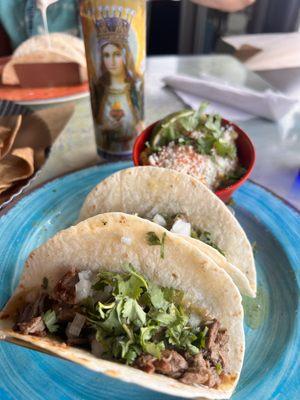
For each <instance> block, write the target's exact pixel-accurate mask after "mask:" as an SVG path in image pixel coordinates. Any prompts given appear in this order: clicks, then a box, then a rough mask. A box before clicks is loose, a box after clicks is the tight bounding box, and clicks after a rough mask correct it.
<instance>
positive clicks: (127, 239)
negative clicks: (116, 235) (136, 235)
mask: <svg viewBox="0 0 300 400" xmlns="http://www.w3.org/2000/svg"><path fill="white" fill-rule="evenodd" d="M121 243H122V244H126V245H127V246H130V245H131V243H132V239H131V237H129V236H122V237H121Z"/></svg>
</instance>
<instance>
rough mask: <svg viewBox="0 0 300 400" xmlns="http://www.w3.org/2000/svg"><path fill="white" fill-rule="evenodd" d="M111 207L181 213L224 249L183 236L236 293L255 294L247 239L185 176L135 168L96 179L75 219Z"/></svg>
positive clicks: (218, 203)
mask: <svg viewBox="0 0 300 400" xmlns="http://www.w3.org/2000/svg"><path fill="white" fill-rule="evenodd" d="M110 211H121V212H125V213H128V214H135V213H137V214H138V215H139V216H141V217H146V218H153V217H154V216H155V214H157V213H159V214H162V215H174V214H185V215H186V216H187V218H188V220H189V221H190V222H191V223H192V226H193V227H195V228H198V229H201V230H203V231H208V232H210V233H211V235H212V240H213V241H214V242H215V243H216V244H217V245H218V247H219V248H220V249H222V250H223V252H224V253H225V257H226V258H225V257H223V256H222V255H221V254H220V253H219V252H218V251H216V250H215V249H214V248H212V247H211V246H208V245H206V244H205V243H202V242H200V241H199V240H195V239H190V238H186V240H189V241H190V242H191V243H193V244H194V245H195V246H197V247H198V248H199V249H200V250H201V251H203V252H204V253H205V254H207V255H208V256H209V257H211V258H212V259H213V260H214V261H215V262H216V263H217V264H218V265H219V267H221V268H223V269H224V270H225V271H226V272H227V273H229V275H230V276H231V278H232V279H233V280H234V282H235V283H236V285H237V286H238V287H239V289H240V291H241V293H243V294H246V295H248V296H251V297H255V294H256V269H255V264H254V257H253V251H252V247H251V244H250V243H249V240H248V238H247V236H246V234H245V232H244V230H243V229H242V227H241V226H240V224H239V222H238V221H237V220H236V218H235V217H234V216H233V215H232V213H231V212H230V211H229V209H228V208H227V207H226V206H225V204H224V203H223V202H222V201H221V200H220V199H219V198H218V197H217V196H216V195H215V194H214V193H213V192H212V191H210V190H209V189H208V188H207V187H206V186H205V185H203V184H202V183H201V182H199V181H198V180H196V179H195V178H193V177H192V176H190V175H187V174H183V173H180V172H177V171H174V170H169V169H166V168H158V167H149V166H147V167H135V168H129V169H126V170H122V171H120V172H117V173H115V174H113V175H111V176H109V177H108V178H107V179H105V180H103V181H102V182H100V183H99V184H98V185H97V186H96V187H95V188H94V189H93V190H92V191H91V192H90V193H89V195H88V196H87V198H86V200H85V201H84V204H83V206H82V208H81V211H80V215H79V220H80V221H82V220H84V219H86V218H89V217H91V216H93V215H97V214H100V213H105V212H110Z"/></svg>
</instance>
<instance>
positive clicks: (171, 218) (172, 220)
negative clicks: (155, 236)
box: [149, 214, 225, 256]
mask: <svg viewBox="0 0 300 400" xmlns="http://www.w3.org/2000/svg"><path fill="white" fill-rule="evenodd" d="M149 219H150V220H151V221H152V222H154V223H156V224H158V225H160V226H162V227H164V228H166V229H167V230H168V231H170V232H172V233H176V234H178V235H183V236H188V237H191V238H193V239H197V240H200V241H201V242H203V243H205V244H207V245H209V246H211V247H213V248H214V249H216V250H218V252H219V253H221V254H222V255H223V256H225V253H224V251H223V250H221V249H220V247H219V246H218V245H217V244H216V243H215V242H214V241H213V239H212V237H211V233H210V232H208V231H206V230H201V229H198V228H196V227H193V225H192V223H191V222H190V221H189V219H188V217H187V216H186V215H184V214H173V215H161V214H155V215H154V217H153V218H152V219H151V218H149Z"/></svg>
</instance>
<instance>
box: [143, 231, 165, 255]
mask: <svg viewBox="0 0 300 400" xmlns="http://www.w3.org/2000/svg"><path fill="white" fill-rule="evenodd" d="M165 239H166V232H164V233H163V235H162V238H161V239H159V237H158V236H157V234H156V233H155V232H147V242H148V244H149V245H150V246H160V258H164V257H165Z"/></svg>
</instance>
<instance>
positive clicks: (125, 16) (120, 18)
mask: <svg viewBox="0 0 300 400" xmlns="http://www.w3.org/2000/svg"><path fill="white" fill-rule="evenodd" d="M86 13H87V15H89V16H90V17H92V19H93V20H94V23H95V25H96V30H97V37H98V39H99V40H101V41H111V42H117V43H123V42H127V41H128V38H129V32H130V27H131V23H132V20H133V18H134V16H135V14H136V12H135V10H133V9H131V8H127V7H121V6H120V7H118V6H98V7H95V8H88V9H87V10H86Z"/></svg>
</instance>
